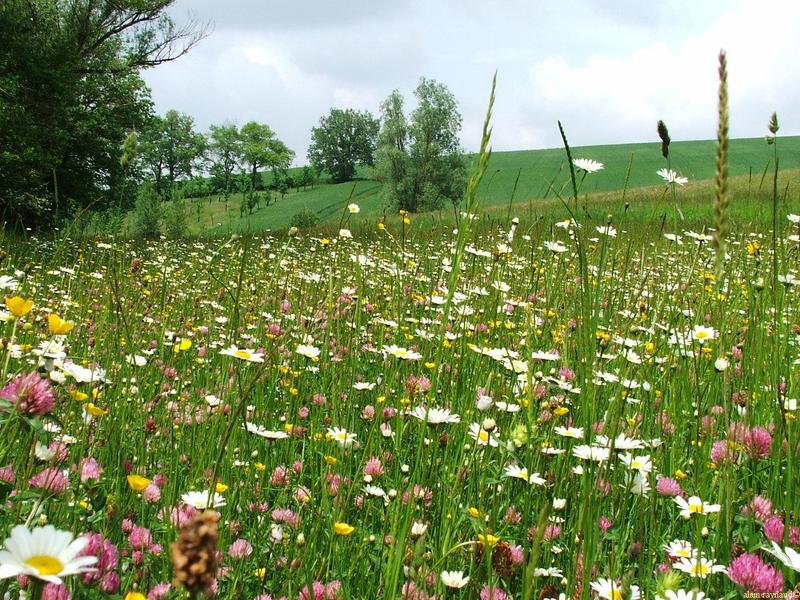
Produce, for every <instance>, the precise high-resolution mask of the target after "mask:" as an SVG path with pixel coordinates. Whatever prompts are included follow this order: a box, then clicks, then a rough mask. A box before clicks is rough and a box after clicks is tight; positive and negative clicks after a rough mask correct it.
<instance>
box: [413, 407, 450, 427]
mask: <svg viewBox="0 0 800 600" xmlns="http://www.w3.org/2000/svg"><path fill="white" fill-rule="evenodd" d="M409 414H410V415H411V416H412V417H414V418H415V419H419V420H420V421H425V422H427V423H429V424H431V425H438V424H440V423H460V422H461V417H460V416H459V415H457V414H454V413H451V412H450V409H448V408H436V407H430V408H426V407H425V406H417V407H415V408H414V410H412V411H411V412H410V413H409Z"/></svg>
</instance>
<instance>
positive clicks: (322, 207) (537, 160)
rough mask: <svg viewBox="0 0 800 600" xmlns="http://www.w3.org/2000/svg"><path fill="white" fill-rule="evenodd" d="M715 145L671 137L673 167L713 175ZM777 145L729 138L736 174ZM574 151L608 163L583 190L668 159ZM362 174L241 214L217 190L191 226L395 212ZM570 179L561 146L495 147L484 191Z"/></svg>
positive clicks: (606, 150) (195, 205) (525, 197)
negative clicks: (349, 209) (349, 210)
mask: <svg viewBox="0 0 800 600" xmlns="http://www.w3.org/2000/svg"><path fill="white" fill-rule="evenodd" d="M778 150H779V160H780V167H781V169H791V168H797V167H800V136H793V137H785V138H779V140H778ZM715 152H716V142H715V141H713V140H700V141H684V142H672V144H671V146H670V163H671V168H673V169H674V170H676V171H677V172H678V173H679V174H681V175H683V176H685V177H688V178H689V180H690V182H695V181H698V180H706V179H711V178H713V176H714V159H715ZM772 153H773V148H772V146H769V145H767V143H766V142H765V140H764V138H747V139H736V140H731V142H730V150H729V168H730V174H731V176H737V175H739V176H741V175H750V176H751V177H752V178H754V179H755V180H756V183H758V182H759V181H760V180H761V178H762V176H763V174H764V173H765V170H766V169H767V168H769V167H770V166H771V165H772V156H773V155H772ZM572 154H573V157H575V158H591V159H594V160H597V161H600V162H602V163H603V164H604V165H605V168H604V169H603V170H602V171H599V172H597V173H593V174H591V175H589V176H588V177H586V179H585V180H584V181H583V184H582V187H581V191H582V192H585V193H595V192H613V191H616V190H622V189H623V187H624V186H625V181H626V176H627V174H628V165H629V164H630V165H631V168H630V176H629V177H628V187H629V188H640V187H646V186H658V185H662V184H663V180H662V179H661V178H660V177H659V176H658V175H657V174H656V171H657V170H658V169H660V168H662V167H665V166H666V161H665V160H664V158H663V157H662V156H661V144H660V143H658V142H650V143H639V144H613V145H605V146H583V147H575V148H572ZM470 158H471V157H470ZM631 161H632V162H631ZM358 175H359V177H360V179H358V180H357V181H354V182H349V183H340V184H332V183H318V184H316V185H315V186H313V187H311V188H308V189H305V190H292V191H290V192H289V193H288V194H286V196H285V197H284V198H281V199H278V200H277V201H276V202H275V203H273V204H272V205H271V206H269V207H262V208H260V209H258V210H257V211H256V212H254V213H253V214H252V215H247V216H245V217H243V218H240V216H239V202H240V198H239V197H237V196H233V197H231V199H230V200H229V203H228V206H227V210H226V209H225V207H224V205H223V204H222V203H221V202H220V201H219V199H218V197H216V196H214V197H209V198H202V199H196V200H191V201H190V211H189V214H190V227H191V228H192V230H193V231H195V232H204V233H208V234H226V233H229V232H234V231H245V230H248V229H249V230H251V231H263V230H267V229H271V230H275V229H282V228H285V227H288V226H289V223H290V221H291V219H292V216H293V215H295V214H296V213H297V212H299V211H301V210H304V209H305V210H309V211H312V212H314V213H315V214H316V215H317V216H318V218H319V221H320V223H321V224H335V223H337V222H338V220H339V219H340V217H341V215H342V210H343V209H344V207H345V205H346V204H347V202H348V199H349V201H350V202H356V203H357V204H358V205H359V206H360V207H361V215H362V216H366V215H380V214H382V213H386V214H393V213H394V212H395V210H394V208H393V207H388V206H384V204H383V203H382V201H381V198H380V189H381V186H380V183H378V182H377V181H374V180H372V179H370V176H371V170H370V169H366V168H365V169H360V171H359V173H358ZM517 179H518V181H517ZM515 182H516V190H515V189H514V188H515ZM568 182H569V173H568V170H567V168H566V159H565V154H564V150H563V149H561V148H553V149H546V150H519V151H512V152H495V153H493V155H492V160H491V163H490V165H489V170H488V172H487V173H486V177H485V179H484V181H483V183H482V185H481V187H480V191H479V197H480V201H481V205H482V206H484V207H489V206H505V205H507V204H508V203H509V202H510V201H511V200H512V194H513V201H514V203H515V204H516V203H524V204H529V203H534V202H535V201H536V200H540V199H543V198H548V197H553V196H555V195H556V194H558V193H560V194H563V195H569V192H568V191H567V185H568Z"/></svg>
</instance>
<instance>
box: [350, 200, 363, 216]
mask: <svg viewBox="0 0 800 600" xmlns="http://www.w3.org/2000/svg"><path fill="white" fill-rule="evenodd" d="M347 211H348V212H349V213H350V214H351V215H357V214H358V213H359V212H361V207H360V206H359V205H358V204H356V203H355V202H353V203H352V204H348V205H347Z"/></svg>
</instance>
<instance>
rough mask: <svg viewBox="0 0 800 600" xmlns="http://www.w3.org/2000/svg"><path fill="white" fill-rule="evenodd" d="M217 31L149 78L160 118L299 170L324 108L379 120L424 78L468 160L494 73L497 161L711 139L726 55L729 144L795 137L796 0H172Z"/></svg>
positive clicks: (798, 89) (181, 17) (799, 126)
mask: <svg viewBox="0 0 800 600" xmlns="http://www.w3.org/2000/svg"><path fill="white" fill-rule="evenodd" d="M190 13H191V14H193V15H194V16H195V17H197V18H198V19H200V20H203V21H209V22H211V23H212V25H213V32H212V33H211V35H210V36H209V37H208V38H207V39H205V40H203V41H202V42H201V43H200V44H199V45H198V46H197V47H196V48H194V49H193V50H192V51H191V52H190V53H189V54H188V55H186V56H185V57H183V58H181V59H180V60H178V61H176V62H174V63H170V64H165V65H161V66H159V67H157V68H155V69H151V70H149V71H147V72H146V73H145V75H144V77H145V80H146V81H147V83H148V85H149V86H150V87H151V89H152V92H153V98H154V100H155V103H156V110H157V111H158V112H159V113H161V114H163V113H164V112H166V111H167V110H169V109H173V108H174V109H176V110H179V111H181V112H184V113H188V114H190V115H191V116H193V117H194V119H195V122H196V124H197V127H198V128H199V129H200V130H203V131H205V130H206V129H207V128H208V126H209V125H210V124H212V123H223V122H231V123H236V124H238V125H242V124H244V123H246V122H247V121H250V120H256V121H259V122H263V123H267V124H268V125H270V127H272V128H273V129H274V130H275V131H276V132H277V133H278V136H279V137H280V138H281V139H282V140H284V141H285V142H286V143H287V144H288V145H289V147H290V148H292V149H294V150H295V152H296V153H297V159H296V161H295V162H296V163H298V164H304V163H305V162H306V159H305V154H306V149H307V147H308V143H309V139H310V129H311V127H312V126H314V125H316V124H317V122H318V120H319V118H320V116H322V115H324V114H326V113H327V112H328V110H329V109H330V108H331V107H342V108H345V107H352V108H356V109H367V110H370V111H372V112H373V113H374V114H376V115H377V114H378V112H379V106H380V103H381V101H382V100H383V99H384V98H385V97H386V96H387V95H388V94H389V93H390V92H391V91H392V90H393V89H395V88H397V89H399V90H400V91H401V92H403V94H404V95H405V96H406V98H407V106H413V104H412V92H413V89H414V87H415V86H416V84H417V82H418V81H419V78H420V77H421V76H425V77H429V78H433V79H436V80H438V81H440V82H442V83H444V84H446V85H447V86H448V87H449V88H450V90H451V91H452V92H453V94H454V95H455V97H456V99H457V100H458V102H459V106H460V110H461V114H462V116H463V118H464V125H463V129H462V135H461V139H462V143H463V146H464V148H465V149H467V150H474V149H476V148H477V147H478V145H479V143H480V129H481V126H482V123H483V116H484V113H485V111H486V103H487V99H488V94H489V87H490V83H491V78H492V74H493V73H494V71H495V69H497V71H498V84H497V100H496V104H495V115H494V135H493V140H492V141H493V146H494V148H495V150H515V149H528V148H548V147H554V146H558V145H560V138H559V136H558V128H557V124H556V121H557V119H561V121H562V122H563V123H564V126H565V127H566V130H567V134H568V136H569V139H570V143H571V144H573V145H586V144H607V143H625V142H637V141H654V140H656V139H657V136H656V133H655V124H656V121H657V120H658V119H663V120H664V121H665V122H666V123H667V125H668V126H669V130H670V134H671V136H672V138H673V139H675V140H681V139H708V138H713V137H714V136H715V132H716V89H717V75H716V68H717V54H718V52H719V49H720V48H725V49H726V50H727V52H728V68H729V88H730V96H731V100H730V109H731V119H730V120H731V134H732V136H733V137H750V136H760V135H763V134H764V133H766V123H767V120H768V118H769V116H770V114H771V113H772V111H777V112H778V116H779V119H780V121H781V125H782V130H781V133H782V134H787V135H788V134H797V133H798V132H800V102H798V100H800V78H798V77H796V76H795V75H796V73H797V67H796V64H797V60H798V57H800V35H798V23H800V2H798V1H797V0H741V1H736V0H727V1H723V0H657V1H651V0H561V1H552V0H548V1H539V2H535V1H533V0H527V1H524V0H502V1H501V0H495V1H491V0H488V1H487V0H480V1H479V0H295V1H293V2H289V1H288V0H280V1H279V0H225V1H219V0H177V1H176V3H175V4H174V5H173V8H172V13H171V14H172V15H173V18H174V19H175V20H176V21H177V22H179V23H180V22H183V21H185V20H186V19H187V17H188V15H189V14H190Z"/></svg>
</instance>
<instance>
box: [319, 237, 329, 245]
mask: <svg viewBox="0 0 800 600" xmlns="http://www.w3.org/2000/svg"><path fill="white" fill-rule="evenodd" d="M319 243H320V244H322V245H323V246H327V245H329V244H330V243H331V241H330V240H329V239H328V238H322V239H321V240H320V241H319Z"/></svg>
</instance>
